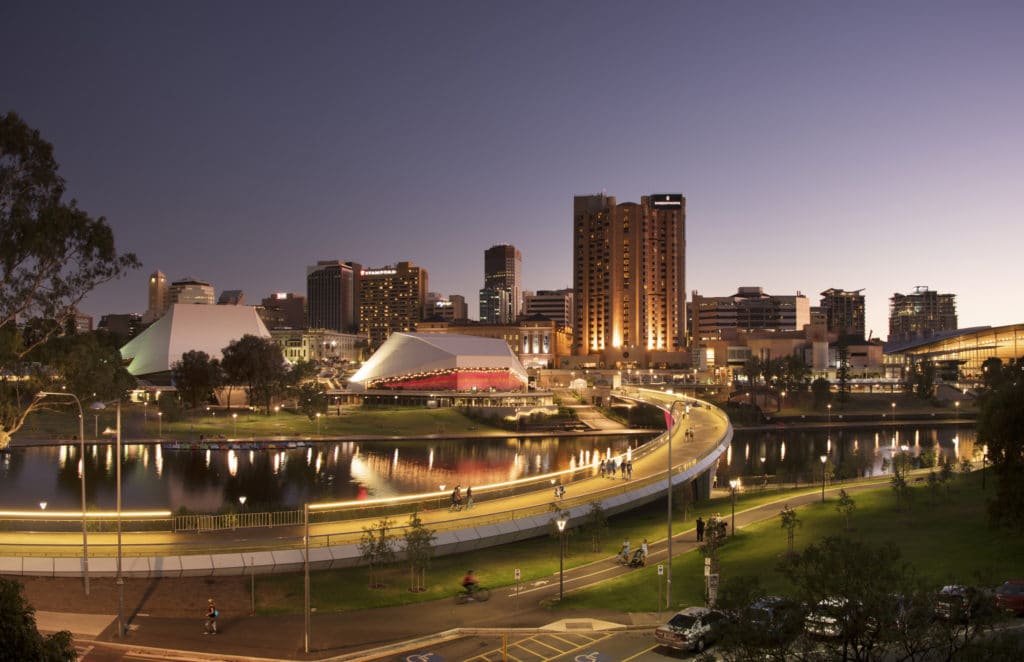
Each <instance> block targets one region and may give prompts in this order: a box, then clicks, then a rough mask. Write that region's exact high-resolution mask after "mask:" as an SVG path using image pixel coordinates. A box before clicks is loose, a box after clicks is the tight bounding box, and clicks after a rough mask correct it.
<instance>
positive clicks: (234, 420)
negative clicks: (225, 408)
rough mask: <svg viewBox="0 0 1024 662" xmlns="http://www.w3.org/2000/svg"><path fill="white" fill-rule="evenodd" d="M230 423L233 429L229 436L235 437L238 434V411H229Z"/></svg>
mask: <svg viewBox="0 0 1024 662" xmlns="http://www.w3.org/2000/svg"><path fill="white" fill-rule="evenodd" d="M231 424H232V426H234V427H233V428H232V429H233V430H234V431H233V432H232V433H231V436H233V437H237V436H238V412H232V413H231Z"/></svg>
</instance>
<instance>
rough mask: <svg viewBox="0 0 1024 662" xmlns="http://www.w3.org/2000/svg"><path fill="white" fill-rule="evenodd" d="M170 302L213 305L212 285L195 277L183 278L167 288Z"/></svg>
mask: <svg viewBox="0 0 1024 662" xmlns="http://www.w3.org/2000/svg"><path fill="white" fill-rule="evenodd" d="M168 293H169V296H168V300H169V303H170V304H175V303H201V304H209V305H211V306H212V305H213V303H214V296H213V294H214V293H213V285H210V284H209V283H207V282H206V281H202V280H197V279H195V278H183V279H181V280H176V281H174V282H173V283H171V287H170V289H169V290H168Z"/></svg>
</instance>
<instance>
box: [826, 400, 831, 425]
mask: <svg viewBox="0 0 1024 662" xmlns="http://www.w3.org/2000/svg"><path fill="white" fill-rule="evenodd" d="M825 406H826V407H828V424H829V425H832V403H831V402H830V403H828V404H827V405H825Z"/></svg>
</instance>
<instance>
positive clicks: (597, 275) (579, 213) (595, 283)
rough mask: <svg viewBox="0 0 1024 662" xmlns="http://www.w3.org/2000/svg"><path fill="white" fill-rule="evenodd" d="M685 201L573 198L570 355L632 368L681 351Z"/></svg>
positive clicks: (655, 197)
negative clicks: (652, 356)
mask: <svg viewBox="0 0 1024 662" xmlns="http://www.w3.org/2000/svg"><path fill="white" fill-rule="evenodd" d="M685 266H686V198H684V197H683V196H682V195H681V194H678V193H674V194H656V195H649V196H643V197H641V198H640V203H639V204H637V203H635V202H625V203H622V204H616V202H615V198H614V197H611V196H606V195H604V194H601V195H586V196H576V197H575V198H574V199H573V290H574V295H575V309H576V310H575V321H574V323H573V331H574V340H573V353H574V354H575V355H577V356H587V355H599V356H602V357H603V360H605V361H606V362H610V361H613V360H614V361H626V362H629V363H634V362H637V361H642V360H644V359H645V358H649V357H650V354H651V353H652V352H671V351H681V350H682V349H684V347H685V345H686V288H685Z"/></svg>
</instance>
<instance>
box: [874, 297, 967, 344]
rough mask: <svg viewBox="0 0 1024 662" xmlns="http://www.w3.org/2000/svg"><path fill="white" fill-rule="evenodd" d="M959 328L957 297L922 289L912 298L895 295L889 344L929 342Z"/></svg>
mask: <svg viewBox="0 0 1024 662" xmlns="http://www.w3.org/2000/svg"><path fill="white" fill-rule="evenodd" d="M956 328H957V319H956V295H955V294H939V293H938V292H936V291H935V290H929V289H928V288H927V287H926V286H923V285H919V286H917V287H915V288H914V292H913V293H912V294H899V293H896V294H893V295H892V298H891V299H889V342H905V341H908V340H913V339H915V338H927V337H928V336H931V335H934V334H936V333H939V332H942V331H955V330H956Z"/></svg>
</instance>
